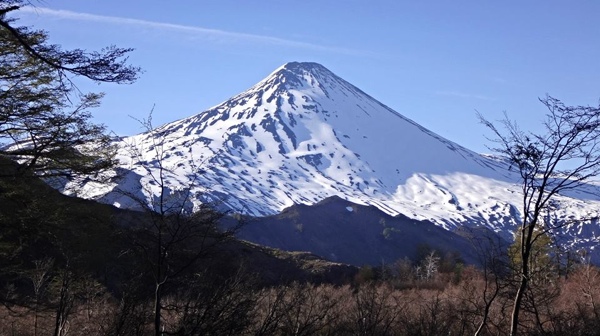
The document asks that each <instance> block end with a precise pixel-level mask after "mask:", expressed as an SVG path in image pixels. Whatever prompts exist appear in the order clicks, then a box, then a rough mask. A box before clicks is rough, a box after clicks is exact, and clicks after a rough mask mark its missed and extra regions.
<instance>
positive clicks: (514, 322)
mask: <svg viewBox="0 0 600 336" xmlns="http://www.w3.org/2000/svg"><path fill="white" fill-rule="evenodd" d="M527 283H528V280H527V276H525V274H522V275H521V283H520V285H519V289H518V290H517V294H516V295H515V301H514V305H513V311H512V314H511V316H510V335H511V336H516V335H517V329H518V327H519V311H520V310H521V302H522V301H523V295H525V290H527Z"/></svg>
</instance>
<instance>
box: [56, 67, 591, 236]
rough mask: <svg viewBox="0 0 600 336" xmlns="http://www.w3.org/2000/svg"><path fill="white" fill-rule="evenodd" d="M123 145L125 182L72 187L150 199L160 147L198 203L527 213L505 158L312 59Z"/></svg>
mask: <svg viewBox="0 0 600 336" xmlns="http://www.w3.org/2000/svg"><path fill="white" fill-rule="evenodd" d="M448 117H449V118H451V116H448ZM482 141H483V139H482ZM120 145H121V150H120V152H119V159H120V161H121V163H122V164H121V168H120V171H121V172H125V175H126V177H125V178H124V179H123V180H121V181H120V182H119V183H115V184H113V185H109V186H100V185H99V184H96V183H93V182H89V183H87V184H86V185H85V186H84V187H83V188H80V187H79V186H78V187H77V188H75V187H73V185H71V186H67V190H70V191H71V192H72V193H73V192H75V190H76V191H77V193H79V194H80V195H83V196H85V197H90V198H96V199H100V200H101V201H104V202H107V203H114V204H118V205H121V206H132V205H133V203H132V202H131V200H129V199H127V197H125V196H123V193H122V192H119V190H126V191H128V192H130V193H136V194H137V195H138V196H141V197H145V198H147V199H152V197H154V196H153V195H151V194H157V193H158V191H159V190H158V184H157V183H155V182H153V181H152V179H153V177H152V176H157V175H156V174H157V173H158V169H159V165H158V164H159V161H157V153H159V154H161V155H163V160H161V161H160V162H162V165H163V168H166V169H165V170H164V171H165V175H166V180H167V181H168V183H167V185H168V186H169V188H170V189H172V190H179V189H185V188H187V187H188V186H190V185H191V184H190V181H191V180H193V182H194V183H192V184H193V185H194V187H193V188H192V189H193V190H192V191H194V192H196V191H198V192H201V193H202V194H201V195H200V196H198V198H197V199H195V200H194V201H195V202H201V201H206V200H212V201H217V202H220V203H221V204H223V205H225V206H227V207H229V208H231V209H233V210H234V211H238V212H243V213H246V214H250V215H254V216H266V215H271V214H276V213H278V212H280V211H281V210H282V209H284V208H286V207H289V206H291V205H293V204H308V205H310V204H315V203H317V202H319V201H321V200H323V199H325V198H327V197H331V196H339V197H341V198H343V199H346V200H348V201H350V202H353V203H357V204H362V205H373V206H376V207H377V208H379V209H380V210H382V211H384V212H385V213H387V214H390V215H396V214H404V215H406V216H408V217H410V218H414V219H417V220H430V221H432V222H433V223H435V224H437V225H440V226H442V227H444V228H446V229H453V228H455V227H457V226H461V225H465V224H468V225H473V226H474V225H485V226H488V227H490V228H491V229H492V230H494V231H496V232H498V233H501V234H502V235H503V236H505V237H508V236H510V235H511V234H512V232H513V231H514V225H516V223H517V221H518V216H519V209H520V201H521V198H520V188H519V186H518V185H516V184H515V182H516V181H517V178H516V176H513V175H511V173H509V172H508V170H507V169H506V167H505V166H504V165H503V164H502V163H501V161H498V160H493V159H492V158H491V157H486V156H482V155H479V154H477V153H474V152H472V151H470V150H468V149H466V148H463V147H461V146H459V145H457V144H455V143H453V142H451V141H448V140H446V139H444V138H442V137H440V136H438V135H436V134H434V133H433V132H431V131H429V130H427V129H425V128H423V127H422V126H420V125H418V124H416V123H415V122H413V121H412V120H410V119H408V118H406V117H404V116H402V115H400V114H398V113H397V112H395V111H393V110H392V109H390V108H389V107H387V106H385V105H383V104H381V103H380V102H378V101H377V100H375V99H374V98H372V97H371V96H369V95H367V94H366V93H364V92H362V91H361V90H360V89H358V88H356V87H354V86H353V85H351V84H350V83H348V82H346V81H344V80H343V79H341V78H340V77H338V76H336V75H335V74H333V73H332V72H330V71H329V70H328V69H326V68H325V67H323V66H321V65H319V64H316V63H297V62H292V63H288V64H285V65H283V66H282V67H280V68H279V69H277V70H275V72H273V73H272V74H271V75H269V76H268V77H267V78H266V79H264V80H262V81H261V82H259V83H258V84H256V85H255V86H253V87H252V88H250V89H249V90H247V91H246V92H243V93H241V94H239V95H237V96H234V97H233V98H231V99H229V100H227V101H226V102H224V103H222V104H219V105H217V106H215V107H213V108H211V109H209V110H207V111H204V112H202V113H200V114H197V115H195V116H192V117H189V118H186V119H182V120H179V121H175V122H173V123H169V124H166V125H164V126H162V127H160V128H158V129H155V130H153V131H151V132H148V133H144V134H139V135H136V136H132V137H128V138H124V139H122V141H121V142H120ZM132 152H135V153H136V155H133V156H132ZM69 187H70V188H69ZM146 189H147V190H146ZM558 203H559V204H562V206H561V207H560V210H558V211H557V213H556V214H555V215H556V216H557V218H559V219H561V218H562V219H565V218H571V217H573V216H574V217H577V218H578V217H581V216H590V214H595V213H597V212H598V209H600V203H599V202H598V200H597V199H595V198H593V199H585V198H568V197H562V198H559V199H558ZM565 230H566V231H567V232H568V233H569V234H571V235H572V234H576V233H578V232H575V230H579V228H578V229H576V228H575V226H573V227H567V228H566V229H565ZM569 230H572V231H573V232H570V231H569ZM584 230H585V231H586V234H585V235H581V238H578V240H576V241H575V240H573V239H571V241H570V242H571V243H573V244H576V245H577V246H593V245H595V244H596V242H597V240H598V239H597V237H598V236H600V230H599V227H598V225H597V223H588V224H586V225H585V227H584Z"/></svg>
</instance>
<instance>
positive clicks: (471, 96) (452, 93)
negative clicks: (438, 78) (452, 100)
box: [435, 91, 496, 100]
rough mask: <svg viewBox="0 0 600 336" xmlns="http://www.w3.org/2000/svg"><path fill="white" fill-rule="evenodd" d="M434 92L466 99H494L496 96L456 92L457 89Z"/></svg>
mask: <svg viewBox="0 0 600 336" xmlns="http://www.w3.org/2000/svg"><path fill="white" fill-rule="evenodd" d="M435 94H436V95H439V96H448V97H456V98H468V99H479V100H496V98H493V97H488V96H483V95H478V94H471V93H464V92H458V91H436V92H435Z"/></svg>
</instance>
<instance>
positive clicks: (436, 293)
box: [0, 264, 600, 336]
mask: <svg viewBox="0 0 600 336" xmlns="http://www.w3.org/2000/svg"><path fill="white" fill-rule="evenodd" d="M375 273H377V274H376V275H375V277H377V276H378V275H381V274H382V273H381V272H379V273H378V272H375ZM390 273H393V272H390ZM252 279H253V278H252V277H251V276H249V275H248V274H247V273H245V272H243V271H238V272H237V273H236V274H234V275H232V276H231V277H229V278H228V279H226V280H224V281H217V280H216V279H214V278H211V277H205V276H202V275H199V274H198V275H196V281H192V282H189V283H187V285H186V286H182V287H181V288H180V289H176V290H173V291H171V292H170V293H169V294H168V295H166V296H165V305H164V308H163V320H164V322H163V325H162V328H163V332H164V334H165V335H440V334H446V335H473V334H476V333H479V334H482V335H504V334H506V333H508V332H509V331H510V312H511V309H512V305H511V304H512V298H513V295H514V291H515V290H516V288H517V287H516V286H517V285H518V282H515V283H514V284H513V285H509V286H503V287H502V288H500V291H499V294H498V297H497V298H496V299H495V300H493V301H492V303H491V305H489V309H488V312H487V317H486V321H485V323H483V324H482V321H483V318H484V310H485V307H486V303H487V301H486V299H487V298H488V297H486V296H484V293H485V291H486V288H487V291H488V292H489V288H490V287H491V286H494V285H492V284H490V279H488V280H487V281H486V279H485V277H484V273H483V272H482V271H481V270H478V269H476V268H474V267H466V268H465V269H464V270H462V272H461V275H460V277H459V278H457V277H456V275H455V273H454V272H452V273H437V274H436V275H435V276H434V277H432V278H428V279H424V278H421V279H419V278H417V277H416V276H412V277H411V278H407V277H406V276H404V275H403V276H391V277H388V278H387V279H386V280H381V279H379V280H378V279H370V280H367V279H361V280H360V281H362V283H361V284H356V283H355V284H348V285H343V286H333V285H328V284H322V285H314V284H308V283H305V284H299V283H292V284H288V285H279V286H273V287H268V288H260V287H257V286H254V282H253V281H252ZM507 281H508V279H507ZM509 282H510V281H509ZM135 287H136V286H135V279H133V280H132V281H131V283H130V284H129V287H128V288H127V291H126V292H124V293H123V295H122V296H121V297H119V298H117V297H115V296H114V295H110V294H109V293H108V291H107V290H106V289H104V288H103V287H102V286H99V285H98V284H97V283H95V282H93V281H90V280H89V279H87V280H86V281H82V280H78V281H77V285H76V286H73V288H72V291H71V292H70V295H71V298H72V300H70V301H69V304H70V306H69V310H68V312H67V313H66V314H65V313H64V312H63V311H60V310H59V309H58V308H59V307H60V305H58V301H57V300H60V294H61V293H60V291H56V289H54V288H52V286H50V287H49V288H48V293H47V294H48V295H47V297H46V298H47V300H45V301H44V303H42V304H38V302H37V301H36V304H35V305H29V306H27V307H25V306H24V305H17V304H11V305H6V306H4V307H2V309H1V310H0V320H1V321H2V325H3V328H2V331H0V335H48V334H54V333H55V328H56V325H57V316H58V314H59V313H60V314H63V317H64V321H62V322H63V323H62V324H61V331H60V332H59V333H58V334H59V335H86V336H93V335H146V334H151V333H153V303H152V300H151V298H143V297H140V296H137V295H136V294H135V293H136V292H137V288H135ZM599 298H600V269H598V268H597V267H595V266H591V265H588V264H583V265H579V266H577V267H576V268H575V270H574V271H573V272H572V273H571V274H570V276H569V277H568V278H565V277H558V278H557V279H556V281H552V282H547V283H544V284H539V286H538V287H537V288H535V291H534V290H533V289H532V290H531V291H529V292H528V293H527V295H526V301H527V303H526V304H525V305H524V306H523V311H522V318H521V320H520V321H521V322H520V325H519V333H520V334H528V335H542V334H543V335H564V334H569V335H591V334H595V333H596V332H597V327H598V326H600V303H599V302H598V300H599ZM36 300H37V298H36Z"/></svg>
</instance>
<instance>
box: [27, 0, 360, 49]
mask: <svg viewBox="0 0 600 336" xmlns="http://www.w3.org/2000/svg"><path fill="white" fill-rule="evenodd" d="M19 11H21V12H25V13H32V14H37V15H44V16H53V17H57V18H61V19H67V20H78V21H88V22H100V23H106V24H113V25H129V26H137V27H146V28H153V29H158V30H171V31H178V32H183V33H191V34H195V35H198V36H201V37H207V38H212V39H215V38H216V39H220V41H223V40H226V41H230V42H240V41H243V42H250V43H260V44H268V45H274V46H282V47H291V48H298V49H309V50H317V51H326V52H333V53H340V54H348V55H363V56H365V55H369V54H371V53H369V52H366V51H361V50H354V49H347V48H338V47H330V46H324V45H319V44H314V43H307V42H299V41H294V40H288V39H282V38H278V37H272V36H266V35H256V34H246V33H239V32H231V31H225V30H219V29H211V28H204V27H197V26H186V25H179V24H172V23H164V22H155V21H147V20H140V19H131V18H124V17H117V16H105V15H96V14H89V13H79V12H73V11H68V10H62V9H51V8H45V7H33V6H24V7H22V8H21V9H19Z"/></svg>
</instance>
